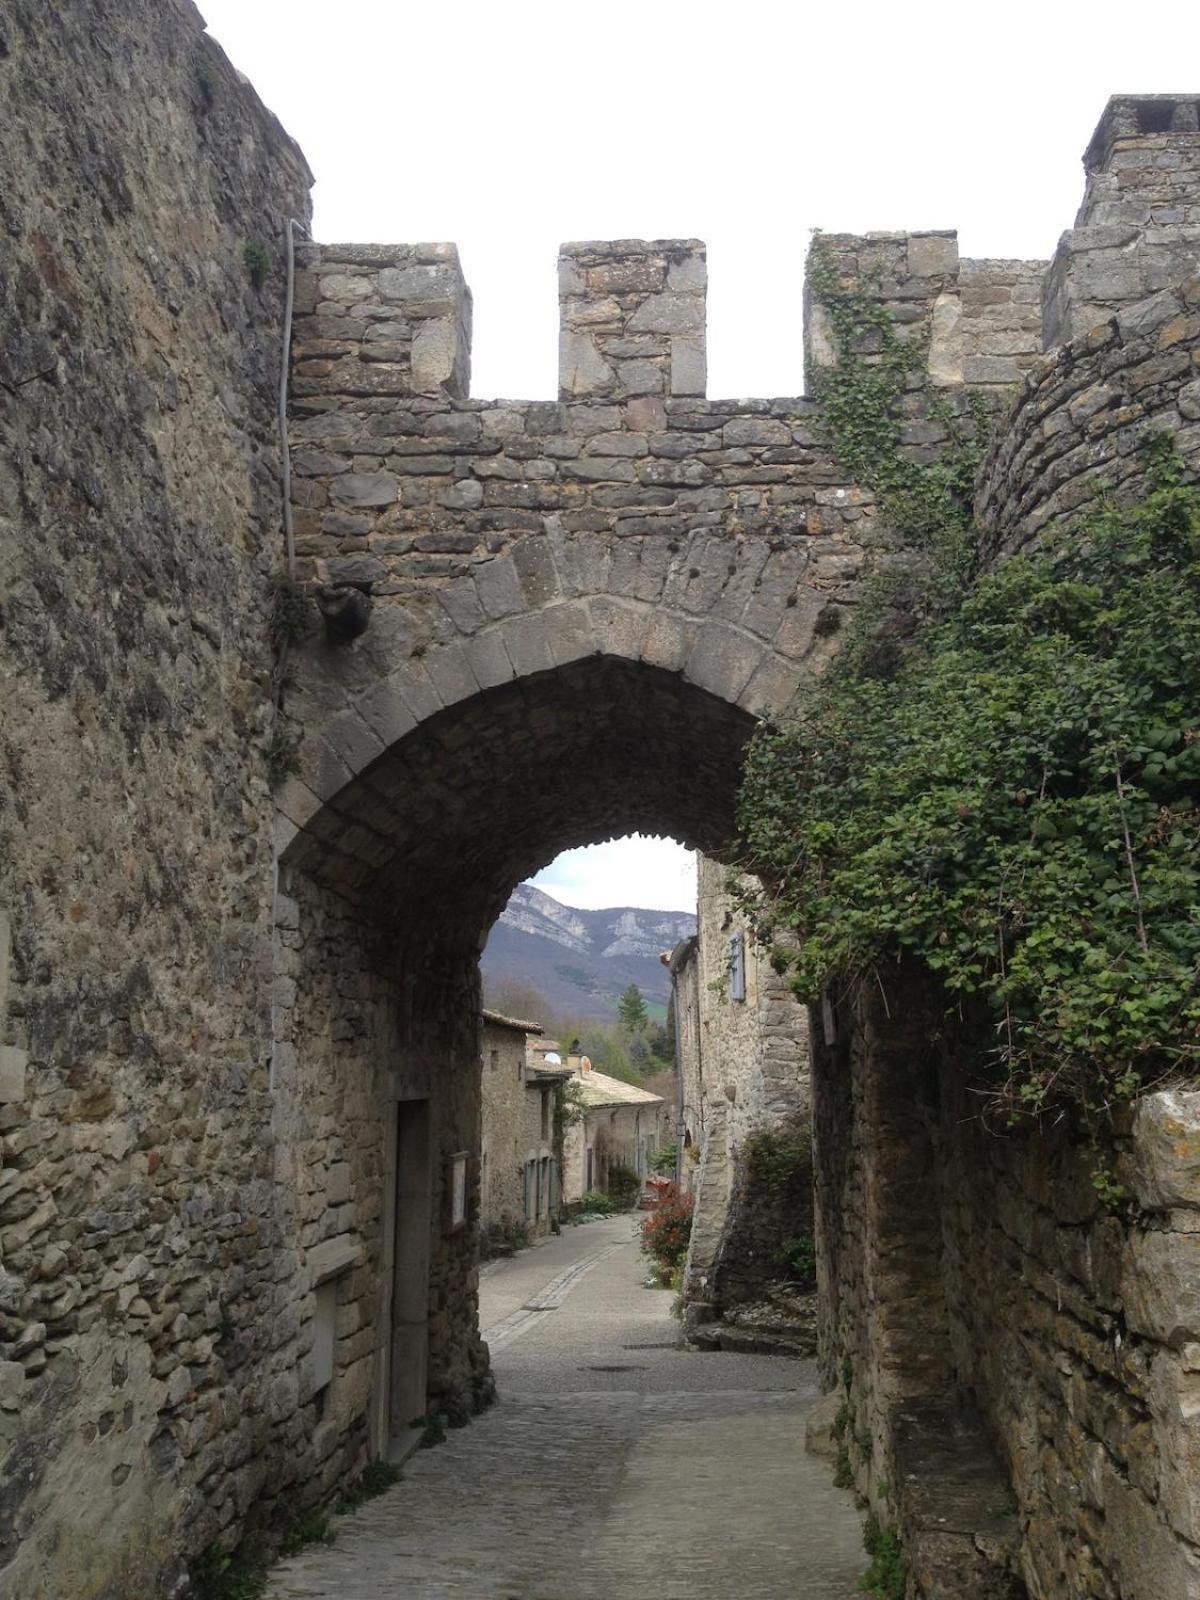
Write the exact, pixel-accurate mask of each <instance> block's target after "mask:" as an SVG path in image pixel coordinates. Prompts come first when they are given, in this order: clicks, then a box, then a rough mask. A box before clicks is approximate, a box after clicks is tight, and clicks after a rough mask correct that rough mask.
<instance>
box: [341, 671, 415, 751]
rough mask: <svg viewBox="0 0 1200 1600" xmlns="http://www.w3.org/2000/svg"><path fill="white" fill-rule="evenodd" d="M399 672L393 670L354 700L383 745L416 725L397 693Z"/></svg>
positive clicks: (392, 741) (393, 742) (391, 743)
mask: <svg viewBox="0 0 1200 1600" xmlns="http://www.w3.org/2000/svg"><path fill="white" fill-rule="evenodd" d="M399 678H400V674H399V673H393V674H392V676H391V677H389V678H385V679H384V680H383V682H382V683H379V684H376V686H375V687H374V688H373V689H369V690H368V691H367V693H366V694H365V695H362V696H361V697H360V699H358V700H357V701H356V702H355V709H356V710H357V712H358V714H359V716H360V717H361V718H362V719H363V721H364V722H365V723H366V724H367V725H368V726H369V727H370V728H372V729H373V730H374V731H375V733H376V734H377V735H378V737H379V739H380V741H381V742H382V743H383V744H384V745H393V744H395V743H396V741H397V740H398V739H402V738H403V737H404V735H405V734H406V733H411V732H412V730H413V729H414V728H415V727H416V725H417V719H416V718H415V717H414V716H413V714H412V712H411V711H410V710H409V708H408V706H407V705H406V703H405V700H404V696H403V694H402V693H401V689H400V682H399Z"/></svg>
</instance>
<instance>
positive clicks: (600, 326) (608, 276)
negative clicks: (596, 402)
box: [558, 239, 708, 400]
mask: <svg viewBox="0 0 1200 1600" xmlns="http://www.w3.org/2000/svg"><path fill="white" fill-rule="evenodd" d="M707 287H708V268H707V265H706V262H705V252H704V245H703V244H702V243H701V242H700V240H699V239H654V240H650V241H645V240H641V239H616V240H613V241H610V242H598V241H593V242H591V243H587V244H564V245H563V246H562V248H561V249H560V250H559V253H558V294H559V302H558V304H559V347H558V390H559V395H560V397H561V398H562V399H564V400H575V399H580V398H582V397H585V396H586V397H588V398H597V397H601V396H602V397H604V398H616V399H622V400H624V399H633V398H636V397H637V396H640V395H648V396H654V397H655V398H658V399H665V398H667V397H668V396H684V395H688V396H695V395H701V396H702V395H703V394H704V392H705V382H706V372H707V361H706V353H705V331H706V329H705V292H706V290H707Z"/></svg>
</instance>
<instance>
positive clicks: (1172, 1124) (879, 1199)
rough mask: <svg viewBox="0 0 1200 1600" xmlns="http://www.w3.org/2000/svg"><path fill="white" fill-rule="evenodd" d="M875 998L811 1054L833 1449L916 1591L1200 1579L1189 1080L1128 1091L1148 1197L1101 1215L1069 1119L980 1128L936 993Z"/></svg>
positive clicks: (1142, 1194) (1126, 1140) (1139, 1186)
mask: <svg viewBox="0 0 1200 1600" xmlns="http://www.w3.org/2000/svg"><path fill="white" fill-rule="evenodd" d="M889 993H890V997H891V1000H892V1002H893V1003H892V1007H891V1011H892V1014H891V1016H890V1017H889V1015H888V1013H887V1010H885V1007H884V1003H883V1002H882V1000H880V999H879V998H878V997H872V996H869V995H866V996H860V997H859V999H858V1001H857V1003H856V1004H855V1005H853V1006H849V1005H844V1006H842V1007H840V1008H839V1009H838V1017H837V1030H838V1031H837V1039H836V1042H835V1044H834V1046H833V1047H832V1048H826V1047H824V1046H821V1047H820V1048H818V1049H817V1051H816V1052H815V1073H814V1079H815V1081H814V1089H815V1105H816V1137H817V1155H818V1169H817V1170H818V1226H819V1230H820V1236H821V1245H822V1251H821V1265H820V1272H821V1284H820V1288H821V1314H822V1362H823V1365H824V1368H825V1371H826V1376H827V1379H828V1381H829V1382H830V1383H831V1384H833V1385H836V1386H837V1388H838V1390H839V1393H840V1394H841V1396H842V1399H843V1411H842V1417H841V1424H840V1428H839V1444H840V1448H841V1449H842V1450H844V1451H845V1452H846V1466H847V1467H848V1468H849V1469H851V1470H853V1472H854V1476H855V1478H856V1481H857V1483H858V1486H859V1488H860V1489H861V1490H862V1492H864V1493H865V1494H867V1495H868V1496H869V1497H870V1498H871V1499H872V1501H873V1502H874V1503H875V1505H876V1507H877V1509H879V1510H880V1511H881V1512H882V1514H883V1515H884V1516H885V1517H886V1518H888V1519H889V1520H890V1519H895V1520H897V1521H898V1522H899V1524H900V1527H901V1529H902V1532H903V1535H904V1541H905V1547H906V1554H907V1555H908V1556H909V1558H910V1561H911V1563H912V1566H913V1570H914V1573H915V1576H916V1580H917V1585H918V1589H917V1592H918V1593H919V1594H921V1595H931V1596H932V1595H942V1594H946V1595H950V1594H953V1595H955V1596H958V1595H976V1594H979V1595H985V1594H986V1595H992V1594H996V1593H1008V1592H1012V1593H1014V1594H1015V1593H1017V1592H1018V1590H1017V1589H1016V1588H1013V1587H1012V1585H1014V1584H1016V1583H1017V1582H1018V1581H1023V1582H1024V1584H1025V1585H1026V1586H1027V1588H1028V1593H1029V1594H1030V1595H1031V1596H1034V1597H1036V1600H1051V1597H1055V1600H1081V1597H1083V1596H1097V1595H1120V1596H1122V1597H1124V1600H1143V1597H1145V1600H1150V1597H1151V1596H1154V1597H1157V1596H1160V1595H1167V1594H1171V1595H1180V1596H1183V1595H1188V1594H1191V1593H1192V1592H1193V1590H1194V1589H1195V1587H1196V1585H1197V1584H1198V1583H1200V1538H1198V1537H1197V1535H1198V1532H1200V1524H1198V1521H1197V1515H1198V1510H1200V1508H1198V1507H1197V1505H1196V1488H1195V1486H1196V1481H1197V1478H1196V1463H1197V1452H1198V1451H1200V1432H1198V1431H1197V1424H1196V1421H1195V1416H1194V1407H1193V1405H1192V1402H1191V1398H1190V1397H1191V1394H1192V1390H1193V1388H1194V1383H1195V1380H1194V1377H1193V1375H1192V1372H1191V1355H1190V1354H1189V1352H1190V1350H1191V1349H1192V1348H1193V1344H1194V1342H1195V1338H1196V1324H1197V1319H1198V1317H1200V1305H1198V1303H1197V1299H1196V1294H1195V1274H1196V1262H1195V1245H1196V1239H1197V1234H1196V1232H1195V1229H1194V1226H1193V1219H1194V1216H1195V1210H1196V1207H1197V1204H1198V1202H1200V1191H1197V1189H1196V1172H1197V1170H1198V1164H1200V1155H1198V1151H1200V1103H1198V1101H1197V1097H1196V1096H1195V1095H1172V1094H1159V1095H1153V1096H1150V1097H1148V1098H1147V1099H1146V1100H1144V1101H1143V1102H1142V1103H1141V1105H1140V1107H1139V1109H1138V1111H1137V1113H1136V1115H1135V1117H1134V1118H1133V1120H1132V1123H1131V1125H1130V1127H1129V1128H1128V1129H1127V1130H1126V1133H1125V1135H1124V1136H1123V1137H1122V1138H1121V1139H1120V1140H1119V1141H1118V1144H1119V1155H1118V1162H1117V1175H1118V1177H1119V1178H1121V1179H1123V1180H1124V1181H1125V1182H1126V1183H1127V1184H1128V1186H1129V1188H1130V1191H1131V1193H1132V1194H1134V1195H1135V1196H1136V1199H1137V1203H1138V1210H1137V1212H1136V1213H1135V1215H1134V1216H1133V1217H1132V1218H1129V1217H1126V1216H1124V1215H1122V1214H1120V1213H1117V1214H1112V1213H1109V1212H1107V1211H1105V1210H1104V1208H1103V1207H1102V1206H1101V1205H1100V1203H1099V1200H1098V1198H1097V1193H1096V1189H1095V1187H1094V1185H1093V1183H1092V1181H1091V1172H1092V1168H1093V1166H1094V1165H1095V1161H1096V1157H1095V1154H1094V1152H1091V1153H1090V1152H1089V1151H1088V1150H1087V1148H1086V1146H1085V1144H1084V1143H1083V1141H1081V1140H1080V1139H1078V1138H1077V1137H1075V1136H1074V1135H1073V1134H1072V1133H1071V1132H1070V1130H1067V1129H1065V1128H1060V1129H1057V1130H1046V1131H1044V1132H1040V1133H1026V1134H1022V1135H1011V1134H1010V1135H997V1134H996V1133H993V1132H991V1131H990V1130H989V1129H988V1128H987V1127H986V1126H985V1124H984V1123H983V1122H982V1121H981V1120H980V1118H979V1116H978V1114H977V1111H978V1106H977V1096H976V1095H974V1094H972V1093H971V1091H970V1089H969V1087H968V1083H967V1078H966V1076H965V1072H964V1065H963V1061H962V1060H961V1059H959V1058H958V1057H957V1056H956V1055H955V1054H954V1053H953V1052H952V1051H951V1050H949V1049H946V1050H943V1051H942V1052H941V1054H940V1058H939V1056H938V1055H933V1054H930V1053H929V1052H928V1051H926V1052H925V1053H924V1054H922V1052H921V1050H920V1049H919V1048H918V1046H919V1044H920V1041H921V1040H922V1039H923V1038H925V1037H927V1035H928V1032H929V1026H930V1024H931V1022H932V1020H933V1016H934V1009H936V1008H934V1009H924V1008H923V1007H922V1006H921V1005H920V1003H919V995H920V989H919V986H915V985H912V984H905V985H904V986H903V987H902V986H901V984H900V983H899V982H897V983H895V984H894V985H890V986H889ZM901 993H903V995H904V1005H903V1007H901V1006H900V1005H899V1004H897V1002H898V1001H899V999H900V995H901ZM931 1004H932V1002H931ZM1010 1494H1011V1496H1012V1498H1011V1499H1010V1498H1009V1497H1010ZM1006 1504H1007V1505H1008V1506H1009V1507H1010V1509H1009V1510H1008V1511H1007V1512H1005V1510H1004V1507H1005V1505H1006ZM1006 1575H1007V1576H1006ZM1006 1585H1007V1587H1006Z"/></svg>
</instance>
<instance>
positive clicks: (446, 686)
mask: <svg viewBox="0 0 1200 1600" xmlns="http://www.w3.org/2000/svg"><path fill="white" fill-rule="evenodd" d="M423 659H424V662H425V670H426V671H427V672H428V673H429V676H430V679H431V680H432V682H433V686H434V688H435V689H436V690H437V692H438V695H439V696H440V698H441V701H442V704H443V705H444V706H452V705H457V704H458V702H459V701H460V700H469V699H470V698H471V696H472V695H474V694H477V693H478V692H479V684H478V683H477V682H476V679H475V674H474V673H473V672H472V671H471V667H470V663H469V661H468V659H467V655H466V652H465V650H464V649H463V648H462V646H461V645H459V644H448V645H443V646H442V648H441V649H440V650H431V651H430V652H429V653H428V655H426V656H425V657H424V658H423Z"/></svg>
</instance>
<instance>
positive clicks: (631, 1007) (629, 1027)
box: [617, 983, 650, 1034]
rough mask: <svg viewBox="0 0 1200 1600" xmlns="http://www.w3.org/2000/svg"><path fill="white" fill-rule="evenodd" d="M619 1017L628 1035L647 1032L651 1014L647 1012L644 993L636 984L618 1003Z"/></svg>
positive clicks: (633, 984)
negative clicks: (646, 1028) (643, 997)
mask: <svg viewBox="0 0 1200 1600" xmlns="http://www.w3.org/2000/svg"><path fill="white" fill-rule="evenodd" d="M617 1015H618V1016H619V1017H620V1019H621V1027H622V1028H623V1029H624V1030H625V1032H626V1033H628V1034H638V1033H642V1032H643V1031H644V1030H645V1027H646V1024H647V1022H648V1021H649V1020H650V1014H649V1012H648V1011H647V1010H646V1002H645V1001H644V1000H643V999H642V991H641V990H640V989H639V988H638V986H637V984H636V983H631V984H630V985H629V987H628V989H626V990H625V992H624V994H623V995H622V996H621V998H620V999H619V1000H618V1001H617Z"/></svg>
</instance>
